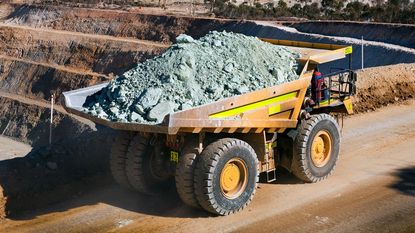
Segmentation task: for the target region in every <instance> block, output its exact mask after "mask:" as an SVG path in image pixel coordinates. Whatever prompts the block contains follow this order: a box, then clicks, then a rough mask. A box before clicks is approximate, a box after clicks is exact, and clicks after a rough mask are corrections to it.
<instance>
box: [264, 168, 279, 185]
mask: <svg viewBox="0 0 415 233" xmlns="http://www.w3.org/2000/svg"><path fill="white" fill-rule="evenodd" d="M266 173H267V182H268V183H271V182H274V181H276V180H277V174H276V172H275V168H274V169H271V170H268V171H266Z"/></svg>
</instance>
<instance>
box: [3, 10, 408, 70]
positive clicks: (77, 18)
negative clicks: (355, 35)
mask: <svg viewBox="0 0 415 233" xmlns="http://www.w3.org/2000/svg"><path fill="white" fill-rule="evenodd" d="M41 13H42V14H47V15H49V18H48V20H43V19H42V18H41V17H40V16H39V15H40V14H41ZM6 22H9V23H12V24H18V25H26V26H32V27H39V28H40V27H43V28H52V29H58V30H67V31H75V32H82V33H90V34H101V35H111V36H117V37H133V38H137V39H143V40H153V41H158V42H163V43H172V42H174V41H175V38H176V36H178V35H179V34H181V33H186V34H188V35H190V36H193V37H195V38H199V37H200V36H203V35H205V34H206V33H208V32H209V31H212V30H216V31H223V30H226V31H232V32H238V33H242V34H245V35H250V36H257V37H265V38H276V39H283V40H299V41H308V42H316V43H332V44H351V45H353V48H354V53H353V68H354V69H358V68H360V67H361V46H360V42H359V41H355V42H350V41H343V40H337V39H334V38H328V37H324V36H317V35H309V34H304V33H296V32H292V31H287V30H282V29H280V28H278V27H276V26H267V25H260V24H257V23H255V22H250V21H236V20H218V19H204V18H188V17H174V16H160V15H140V14H136V13H129V12H113V11H94V10H91V9H79V10H78V9H77V11H70V10H68V8H65V7H46V8H45V7H36V6H21V7H18V8H16V10H15V12H14V13H12V14H11V15H10V16H9V17H8V19H7V20H6ZM339 31H342V30H339ZM365 57H366V59H365V67H375V66H383V65H392V64H399V63H412V62H415V53H414V52H411V51H407V50H402V49H392V48H390V47H386V46H381V45H367V46H365ZM345 64H346V62H345V61H341V62H333V63H331V64H330V65H327V66H324V67H323V71H325V72H329V71H330V68H338V67H345Z"/></svg>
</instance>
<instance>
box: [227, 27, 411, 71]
mask: <svg viewBox="0 0 415 233" xmlns="http://www.w3.org/2000/svg"><path fill="white" fill-rule="evenodd" d="M226 30H227V31H233V32H237V33H243V34H245V35H249V36H257V37H262V38H273V39H281V40H297V41H306V42H313V43H326V44H347V45H352V46H353V57H352V68H353V69H360V68H361V45H360V44H359V43H357V42H356V43H353V42H352V43H350V42H348V43H346V42H344V41H340V40H336V39H333V38H327V37H320V36H314V35H308V34H302V33H295V32H290V31H286V30H283V29H280V28H278V27H277V26H266V25H260V24H257V23H254V22H240V23H235V24H233V25H232V26H229V27H227V28H226ZM364 52H365V57H366V59H365V61H364V62H365V64H364V66H365V67H376V66H385V65H393V64H400V63H413V62H415V52H409V51H406V50H397V49H391V48H388V47H385V46H380V45H366V46H365V48H364ZM341 67H343V68H348V61H347V60H346V59H343V60H340V61H335V62H331V63H329V64H326V65H323V66H322V67H321V68H322V70H323V73H327V72H330V71H333V70H332V68H341Z"/></svg>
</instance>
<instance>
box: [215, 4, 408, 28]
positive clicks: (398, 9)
mask: <svg viewBox="0 0 415 233" xmlns="http://www.w3.org/2000/svg"><path fill="white" fill-rule="evenodd" d="M208 1H209V0H208ZM210 1H213V2H208V3H209V4H211V5H213V7H212V11H213V13H214V14H215V15H216V16H218V17H224V18H235V19H275V18H280V17H297V18H307V19H314V20H317V19H318V20H325V19H329V20H351V21H374V22H387V23H415V3H413V2H411V1H410V0H389V1H383V0H377V1H376V3H375V4H374V5H373V6H370V5H368V4H364V3H361V2H350V3H348V4H345V3H344V1H342V0H322V1H321V6H319V5H318V4H317V3H311V1H310V0H298V3H297V4H295V5H293V6H292V7H288V6H287V4H286V3H285V2H284V1H279V2H278V3H277V4H276V5H275V4H273V3H267V4H259V3H258V2H254V3H251V4H247V3H243V4H241V5H238V6H237V5H235V3H234V2H232V0H210Z"/></svg>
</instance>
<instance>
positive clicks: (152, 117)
mask: <svg viewBox="0 0 415 233" xmlns="http://www.w3.org/2000/svg"><path fill="white" fill-rule="evenodd" d="M174 109H175V106H174V103H172V102H170V101H167V102H161V103H159V104H157V105H156V106H154V108H152V109H151V110H150V112H149V113H148V116H147V119H148V120H149V121H156V122H161V121H162V120H163V119H164V117H165V116H166V115H168V114H170V113H173V112H174Z"/></svg>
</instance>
